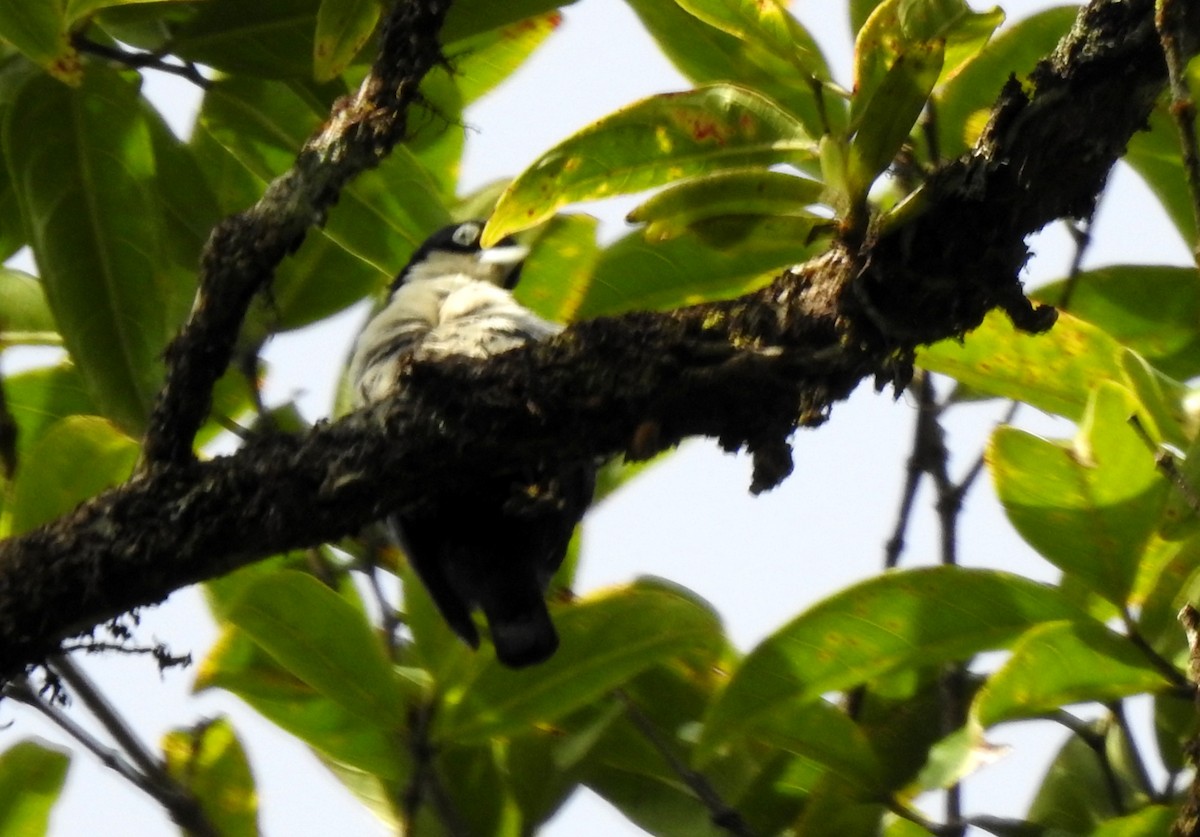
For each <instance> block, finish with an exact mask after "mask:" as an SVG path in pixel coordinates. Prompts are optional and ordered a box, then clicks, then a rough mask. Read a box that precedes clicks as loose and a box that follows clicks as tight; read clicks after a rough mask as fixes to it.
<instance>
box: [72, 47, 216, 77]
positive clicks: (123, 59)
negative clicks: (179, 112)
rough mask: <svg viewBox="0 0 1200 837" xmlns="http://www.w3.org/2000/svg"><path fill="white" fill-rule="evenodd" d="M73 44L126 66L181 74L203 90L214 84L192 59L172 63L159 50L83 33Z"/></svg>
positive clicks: (78, 48) (81, 49)
mask: <svg viewBox="0 0 1200 837" xmlns="http://www.w3.org/2000/svg"><path fill="white" fill-rule="evenodd" d="M71 44H72V46H74V47H75V49H77V50H79V51H80V52H86V53H88V54H90V55H98V56H100V57H101V58H107V59H109V60H110V61H116V62H117V63H119V64H124V65H125V66H126V67H133V68H134V69H138V70H141V69H147V70H158V71H159V72H161V73H170V74H171V75H173V76H179V77H180V78H184V79H187V80H188V81H190V82H191V83H192V84H194V85H196V86H197V87H199V88H200V89H201V90H207V89H208V88H209V87H211V86H212V82H211V81H209V80H208V79H206V78H205V77H204V74H203V73H201V72H200V68H199V67H197V66H196V65H195V64H193V63H192V62H190V61H185V62H183V63H182V64H172V63H170V62H168V61H166V60H164V58H163V56H162V55H160V54H159V53H157V52H131V51H129V50H125V49H121V48H120V47H114V46H109V45H107V44H101V43H97V42H96V41H93V40H91V39H89V38H86V37H84V36H83V35H75V37H73V38H72V39H71Z"/></svg>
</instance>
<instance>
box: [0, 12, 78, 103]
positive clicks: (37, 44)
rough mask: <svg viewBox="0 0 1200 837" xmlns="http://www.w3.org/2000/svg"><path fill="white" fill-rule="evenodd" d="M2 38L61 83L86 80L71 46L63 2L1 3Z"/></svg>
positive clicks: (0, 35) (71, 83)
mask: <svg viewBox="0 0 1200 837" xmlns="http://www.w3.org/2000/svg"><path fill="white" fill-rule="evenodd" d="M0 39H2V40H4V41H7V42H8V43H10V44H12V45H13V46H15V47H16V48H17V49H19V50H20V51H21V52H22V53H23V54H25V55H26V56H28V57H29V59H30V60H31V61H33V62H34V63H35V64H37V65H38V66H40V67H41V68H42V69H44V70H45V71H46V72H48V73H49V74H50V75H52V76H54V77H55V78H56V79H58V80H59V81H64V82H66V83H67V84H70V85H78V84H79V83H80V81H81V80H82V79H83V67H82V65H81V63H80V60H79V53H77V52H76V51H75V48H74V47H73V46H71V40H70V37H69V31H68V21H67V16H66V13H65V12H64V10H63V4H62V3H61V2H34V3H31V2H29V1H28V0H0Z"/></svg>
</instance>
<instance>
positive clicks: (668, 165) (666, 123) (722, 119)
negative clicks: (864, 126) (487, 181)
mask: <svg viewBox="0 0 1200 837" xmlns="http://www.w3.org/2000/svg"><path fill="white" fill-rule="evenodd" d="M815 152H816V145H815V143H813V142H812V140H811V139H809V138H808V136H807V134H806V133H805V131H804V127H803V125H801V123H800V122H798V121H797V120H796V119H795V117H793V116H791V115H790V114H788V113H786V112H784V111H783V110H781V109H780V108H779V106H778V105H776V104H775V103H773V102H771V101H770V100H769V99H766V98H764V97H763V96H761V95H760V94H758V93H755V92H754V91H752V90H749V89H747V88H743V87H737V86H735V85H731V84H717V85H712V86H711V87H703V88H700V89H698V90H690V91H687V92H685V93H666V94H662V95H658V96H651V97H650V98H648V99H642V100H641V101H639V102H635V103H634V104H632V105H629V106H627V107H625V108H623V109H621V110H619V111H616V112H615V113H613V114H610V115H609V116H606V117H604V118H603V119H601V120H599V121H598V122H594V123H592V124H591V125H589V126H587V127H586V128H584V129H583V130H581V131H579V132H578V133H576V134H575V135H573V136H571V137H569V138H567V139H566V140H564V141H563V142H561V143H559V145H557V146H555V147H554V148H552V149H551V150H550V151H548V152H546V153H545V154H543V155H542V156H541V158H539V159H538V160H537V161H536V162H535V163H534V164H533V165H532V166H530V167H529V168H528V169H526V170H525V171H524V172H523V173H522V174H520V175H518V176H517V179H516V180H514V181H513V182H512V183H511V184H510V185H509V187H508V189H506V190H505V192H504V194H503V195H502V196H501V197H500V201H499V203H498V204H497V205H496V210H495V213H494V214H493V215H492V217H491V219H490V220H489V221H488V226H487V231H486V238H487V240H488V241H490V242H495V241H498V240H500V239H501V238H503V237H504V236H506V235H509V234H511V233H515V232H519V231H520V230H524V229H528V228H529V227H532V226H534V225H536V224H538V223H540V222H542V221H544V220H545V219H547V218H549V217H550V216H551V215H552V214H553V213H554V211H555V210H556V209H558V208H559V207H560V206H564V205H566V204H568V203H572V202H574V201H585V200H596V199H598V198H609V197H613V196H614V195H620V194H629V193H632V192H640V191H643V190H646V189H651V188H653V187H655V186H662V185H664V184H666V183H670V182H672V181H675V180H679V179H681V178H683V177H687V176H691V175H697V174H705V173H708V172H713V171H720V170H723V169H731V168H739V167H744V166H753V165H758V166H768V165H772V164H775V163H785V162H794V161H797V160H803V159H806V158H812V157H813V155H814V154H815Z"/></svg>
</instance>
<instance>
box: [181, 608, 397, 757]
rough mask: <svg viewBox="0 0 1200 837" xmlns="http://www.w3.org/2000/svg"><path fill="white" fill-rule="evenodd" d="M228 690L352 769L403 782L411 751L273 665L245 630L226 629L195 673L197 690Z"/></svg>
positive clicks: (391, 735)
mask: <svg viewBox="0 0 1200 837" xmlns="http://www.w3.org/2000/svg"><path fill="white" fill-rule="evenodd" d="M209 688H220V689H225V690H226V691H229V692H231V693H233V694H235V695H237V696H238V697H239V698H241V699H242V700H243V701H245V702H246V703H247V704H248V705H250V706H251V707H252V708H253V709H254V710H255V711H256V712H258V713H259V714H260V715H262V716H263V717H264V718H266V719H267V720H269V721H271V722H272V723H274V724H276V725H277V726H279V727H280V728H281V729H283V730H286V731H287V732H289V733H290V734H292V735H294V736H296V737H297V738H299V739H300V740H301V741H303V742H305V743H306V744H308V745H309V746H311V747H313V748H314V749H315V750H316V751H317V752H318V753H320V754H322V755H323V756H325V757H326V758H328V759H331V760H333V761H335V762H337V763H340V764H343V765H347V766H348V768H352V769H354V770H359V771H362V772H364V773H368V774H370V775H372V776H378V777H383V778H384V779H386V780H389V781H393V780H403V778H404V777H405V776H406V775H407V773H408V771H409V769H410V765H409V753H408V751H407V749H406V748H405V747H404V746H403V745H402V743H401V742H400V740H399V738H400V737H399V735H397V734H396V731H395V730H391V729H384V728H381V727H380V726H378V725H377V724H374V723H372V722H370V721H368V720H366V719H364V718H362V717H361V716H360V715H358V714H355V713H352V712H350V711H349V710H347V709H344V708H343V707H342V706H341V705H340V704H338V703H335V702H334V701H333V700H331V699H329V698H328V697H325V696H324V695H322V694H320V693H319V692H317V691H316V690H315V689H314V688H313V687H311V686H309V685H308V684H307V683H305V682H303V681H302V680H300V679H299V678H297V677H296V676H294V675H293V674H291V673H290V672H288V671H287V670H286V669H284V668H283V667H282V666H280V664H279V663H277V662H276V661H275V659H274V658H273V657H271V656H270V655H269V654H268V653H267V652H266V651H264V650H263V649H262V647H261V646H259V645H258V644H257V643H255V642H254V641H252V640H251V639H250V638H249V637H248V636H247V635H246V634H245V633H244V632H243V631H241V630H240V629H238V628H234V627H232V626H228V627H226V628H225V629H224V630H223V631H222V632H221V634H220V636H219V637H218V639H217V642H216V643H215V644H214V646H213V647H212V649H211V650H210V651H209V653H208V655H207V656H206V657H205V659H204V660H203V661H202V662H201V664H200V666H199V668H198V670H197V674H196V684H195V689H196V691H201V690H204V689H209Z"/></svg>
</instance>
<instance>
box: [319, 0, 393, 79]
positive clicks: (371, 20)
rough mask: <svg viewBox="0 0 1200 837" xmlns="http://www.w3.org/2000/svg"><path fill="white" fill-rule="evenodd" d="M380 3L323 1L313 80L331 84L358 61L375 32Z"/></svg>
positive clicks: (367, 1) (361, 0)
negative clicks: (359, 52)
mask: <svg viewBox="0 0 1200 837" xmlns="http://www.w3.org/2000/svg"><path fill="white" fill-rule="evenodd" d="M381 12H382V8H381V7H380V5H379V2H378V0H321V7H320V9H318V11H317V31H316V36H315V38H314V40H313V77H314V78H316V80H317V81H329V80H330V79H332V78H334V77H336V76H337V75H339V74H340V73H341V72H342V70H344V69H346V67H347V66H348V65H349V64H350V62H351V61H353V60H354V56H356V55H358V51H359V50H360V49H362V47H363V44H365V43H366V42H367V39H368V38H370V37H371V33H372V32H374V31H375V24H376V23H378V22H379V15H380V13H381Z"/></svg>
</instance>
